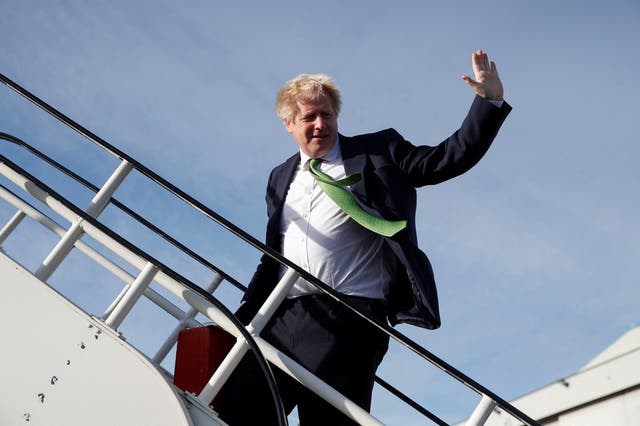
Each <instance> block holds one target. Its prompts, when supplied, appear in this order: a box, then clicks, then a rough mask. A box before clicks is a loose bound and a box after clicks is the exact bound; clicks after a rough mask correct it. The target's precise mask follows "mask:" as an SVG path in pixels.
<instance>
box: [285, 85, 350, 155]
mask: <svg viewBox="0 0 640 426" xmlns="http://www.w3.org/2000/svg"><path fill="white" fill-rule="evenodd" d="M285 125H286V127H287V131H288V132H289V133H291V135H292V136H293V138H294V139H295V140H296V142H297V143H298V145H299V146H300V149H301V150H302V152H304V153H305V154H306V155H308V156H309V157H311V158H321V157H324V156H325V155H326V154H327V153H328V152H329V151H331V148H333V145H335V143H336V138H337V136H338V119H337V117H336V114H335V112H334V111H333V106H332V105H331V100H330V99H329V98H328V97H327V96H321V97H320V98H319V99H318V100H317V101H304V102H301V101H298V113H297V114H296V115H295V117H294V119H293V121H286V122H285Z"/></svg>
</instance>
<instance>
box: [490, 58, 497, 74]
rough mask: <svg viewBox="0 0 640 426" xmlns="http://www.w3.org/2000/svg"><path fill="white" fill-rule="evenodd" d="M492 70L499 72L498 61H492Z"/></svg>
mask: <svg viewBox="0 0 640 426" xmlns="http://www.w3.org/2000/svg"><path fill="white" fill-rule="evenodd" d="M491 71H493V72H495V73H496V74H497V73H498V67H497V66H496V63H495V62H493V61H491Z"/></svg>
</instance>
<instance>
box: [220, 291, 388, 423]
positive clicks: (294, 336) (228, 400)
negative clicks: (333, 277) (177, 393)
mask: <svg viewBox="0 0 640 426" xmlns="http://www.w3.org/2000/svg"><path fill="white" fill-rule="evenodd" d="M349 302H351V303H352V304H353V305H354V306H356V307H357V308H359V309H360V310H361V311H363V312H365V313H367V314H369V315H370V316H372V317H373V318H375V319H377V320H378V321H381V322H385V321H386V312H385V308H384V304H383V302H382V301H380V300H373V299H366V298H361V297H349ZM261 336H262V337H263V338H264V339H265V340H267V341H268V342H269V343H271V344H272V345H274V346H275V347H276V348H278V349H279V350H281V351H282V352H284V353H286V354H287V355H289V356H290V357H291V358H293V359H294V360H296V361H297V362H299V363H300V364H301V365H302V366H304V367H305V368H307V369H308V370H309V371H311V372H312V373H314V374H315V375H317V376H318V377H319V378H320V379H322V380H324V381H325V382H327V383H328V384H329V385H330V386H332V387H333V388H335V389H336V390H337V391H338V392H340V393H342V394H343V395H345V396H346V397H347V398H349V399H350V400H352V401H353V402H355V403H356V404H358V405H360V406H361V407H363V408H364V409H366V410H369V409H370V406H371V393H372V390H373V384H374V379H375V372H376V369H377V368H378V365H379V364H380V362H381V361H382V357H383V356H384V354H385V353H386V351H387V348H388V344H389V337H388V336H387V335H386V334H384V333H382V332H381V331H379V330H378V329H377V328H375V327H374V326H373V325H371V324H369V323H368V322H367V321H366V320H364V319H362V318H360V317H359V316H358V315H357V314H355V313H353V312H351V310H350V309H349V308H347V307H344V306H342V305H341V304H340V303H338V302H336V301H334V300H332V299H330V298H329V297H328V296H324V295H311V296H302V297H298V298H295V299H291V300H286V301H285V302H284V303H283V304H282V305H281V306H280V308H279V309H278V311H277V312H276V314H275V315H274V317H273V318H272V319H271V321H270V322H269V323H268V324H267V326H266V327H265V329H264V330H263V332H262V333H261ZM272 370H273V372H274V375H275V376H276V381H277V383H278V387H279V390H280V394H281V396H282V399H283V403H284V407H285V410H286V412H287V414H289V413H290V412H291V411H292V410H293V408H294V407H295V406H296V405H297V407H298V417H299V419H300V424H301V425H302V426H311V425H332V426H333V425H353V424H356V423H354V422H353V421H351V420H350V419H349V418H347V417H346V416H345V415H344V414H342V413H341V412H339V411H338V410H336V409H335V408H333V407H332V406H331V405H329V404H328V403H326V402H324V400H322V399H321V398H319V397H317V396H316V395H315V394H313V392H311V391H309V390H307V389H306V388H304V387H303V386H302V385H300V384H299V383H298V382H297V381H295V380H294V379H292V378H291V377H289V376H288V375H286V374H285V373H283V372H282V371H280V370H279V369H278V368H277V367H275V366H272ZM263 377H264V374H263V373H262V371H261V370H260V368H259V367H258V365H257V363H256V361H255V357H254V356H253V354H252V353H249V354H247V355H246V356H245V357H244V359H243V360H242V361H241V363H240V365H239V367H238V368H237V369H236V371H235V372H234V373H233V374H232V376H231V377H230V378H229V381H228V382H227V385H225V388H224V394H225V396H224V402H223V403H222V405H221V407H220V408H218V407H214V408H215V409H216V410H218V411H219V413H220V417H221V418H222V419H223V420H224V421H226V422H227V423H228V424H229V425H230V426H237V425H254V424H255V425H270V424H277V420H276V415H275V409H274V407H273V399H272V397H271V394H270V392H269V388H268V386H267V384H266V381H265V380H264V378H263Z"/></svg>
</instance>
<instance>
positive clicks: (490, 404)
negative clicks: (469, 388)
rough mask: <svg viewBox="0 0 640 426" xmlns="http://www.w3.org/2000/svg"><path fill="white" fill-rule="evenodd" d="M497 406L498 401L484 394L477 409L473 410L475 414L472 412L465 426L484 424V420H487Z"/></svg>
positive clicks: (480, 425)
mask: <svg viewBox="0 0 640 426" xmlns="http://www.w3.org/2000/svg"><path fill="white" fill-rule="evenodd" d="M495 407H496V402H495V401H494V400H493V399H491V398H489V397H488V396H487V395H482V399H481V400H480V403H479V404H478V406H477V407H476V409H475V410H473V414H471V417H469V420H467V423H466V424H465V426H482V425H484V422H486V421H487V419H488V418H489V416H490V415H491V412H492V411H493V409H494V408H495Z"/></svg>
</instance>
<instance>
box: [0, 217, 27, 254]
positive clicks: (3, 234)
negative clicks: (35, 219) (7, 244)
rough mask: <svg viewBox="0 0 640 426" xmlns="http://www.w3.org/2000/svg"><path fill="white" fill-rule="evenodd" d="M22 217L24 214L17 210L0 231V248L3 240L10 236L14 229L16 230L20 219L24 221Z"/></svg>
mask: <svg viewBox="0 0 640 426" xmlns="http://www.w3.org/2000/svg"><path fill="white" fill-rule="evenodd" d="M24 217H25V214H24V212H23V211H22V210H18V211H17V212H16V214H14V215H13V217H11V219H9V222H7V224H6V225H5V226H4V227H3V228H2V230H1V231H0V246H1V245H2V243H4V240H6V239H7V237H8V236H9V234H11V233H12V232H13V230H14V229H16V226H18V224H20V222H22V219H24Z"/></svg>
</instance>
